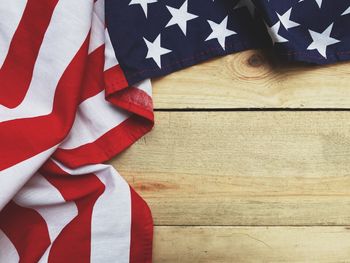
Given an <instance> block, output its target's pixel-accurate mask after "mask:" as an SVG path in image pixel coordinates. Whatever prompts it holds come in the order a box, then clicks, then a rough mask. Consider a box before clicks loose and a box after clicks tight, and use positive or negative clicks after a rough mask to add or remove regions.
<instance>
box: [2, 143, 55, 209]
mask: <svg viewBox="0 0 350 263" xmlns="http://www.w3.org/2000/svg"><path fill="white" fill-rule="evenodd" d="M56 148H57V145H56V146H54V147H52V148H50V149H48V150H46V151H44V152H42V153H40V154H38V155H36V156H34V157H32V158H30V159H27V160H25V161H23V162H21V163H18V164H16V165H14V166H11V167H10V168H8V169H5V170H2V171H1V172H0V211H1V210H2V209H3V208H4V206H5V205H6V204H7V203H8V202H9V201H10V200H11V199H12V198H13V197H14V196H15V195H16V193H17V192H18V191H19V190H20V189H21V188H22V187H23V185H24V184H25V183H26V182H27V181H28V180H29V179H30V178H31V177H32V176H33V174H34V173H35V172H36V171H37V170H38V169H39V168H40V167H41V166H42V165H43V163H44V162H45V161H46V160H47V159H48V158H49V156H50V155H51V154H52V153H53V152H54V151H55V150H56Z"/></svg>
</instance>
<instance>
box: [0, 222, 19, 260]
mask: <svg viewBox="0 0 350 263" xmlns="http://www.w3.org/2000/svg"><path fill="white" fill-rule="evenodd" d="M0 248H1V249H0V262H4V263H18V262H19V255H18V252H17V249H16V248H15V246H14V245H13V244H12V242H11V240H10V239H9V238H8V237H7V236H6V235H5V233H4V232H3V231H2V230H1V229H0Z"/></svg>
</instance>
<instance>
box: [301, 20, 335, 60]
mask: <svg viewBox="0 0 350 263" xmlns="http://www.w3.org/2000/svg"><path fill="white" fill-rule="evenodd" d="M332 28H333V23H332V24H330V25H329V26H328V27H327V28H326V30H324V31H323V32H322V33H318V32H315V31H312V30H309V32H310V35H311V37H312V40H313V41H312V43H311V44H310V45H309V46H308V47H307V49H308V50H313V49H316V50H317V51H318V52H319V53H320V54H321V55H322V56H323V57H324V58H327V54H326V50H327V47H328V46H329V45H333V44H335V43H338V42H340V40H338V39H335V38H332V37H331V36H330V35H331V32H332Z"/></svg>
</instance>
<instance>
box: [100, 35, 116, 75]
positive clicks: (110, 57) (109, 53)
mask: <svg viewBox="0 0 350 263" xmlns="http://www.w3.org/2000/svg"><path fill="white" fill-rule="evenodd" d="M118 64H119V63H118V60H117V58H116V56H115V53H114V48H113V45H112V42H111V39H110V37H109V33H108V30H107V29H106V30H105V66H104V70H105V71H106V70H107V69H110V68H111V67H114V66H116V65H118Z"/></svg>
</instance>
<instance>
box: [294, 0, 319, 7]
mask: <svg viewBox="0 0 350 263" xmlns="http://www.w3.org/2000/svg"><path fill="white" fill-rule="evenodd" d="M315 1H316V3H317V5H318V7H319V8H321V5H322V0H315ZM300 2H304V0H299V3H300Z"/></svg>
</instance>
